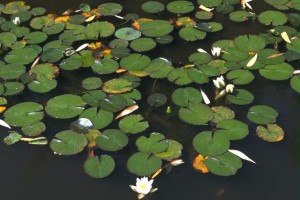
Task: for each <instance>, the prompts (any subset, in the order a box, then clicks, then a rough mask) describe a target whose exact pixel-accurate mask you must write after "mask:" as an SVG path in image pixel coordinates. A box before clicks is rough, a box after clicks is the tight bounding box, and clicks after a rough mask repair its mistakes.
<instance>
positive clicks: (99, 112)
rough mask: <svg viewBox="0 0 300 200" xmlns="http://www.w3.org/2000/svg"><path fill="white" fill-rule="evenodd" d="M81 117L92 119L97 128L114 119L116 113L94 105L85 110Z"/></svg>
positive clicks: (103, 126) (106, 124)
mask: <svg viewBox="0 0 300 200" xmlns="http://www.w3.org/2000/svg"><path fill="white" fill-rule="evenodd" d="M80 117H81V118H87V119H89V120H91V122H92V123H93V125H94V128H95V129H102V128H105V127H106V126H108V125H109V124H110V123H111V122H112V121H113V117H114V115H113V113H112V112H109V111H106V110H103V109H98V108H97V107H92V108H88V109H86V110H84V111H83V112H82V113H81V114H80Z"/></svg>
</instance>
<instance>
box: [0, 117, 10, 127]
mask: <svg viewBox="0 0 300 200" xmlns="http://www.w3.org/2000/svg"><path fill="white" fill-rule="evenodd" d="M0 125H1V126H4V127H6V128H9V129H11V127H10V126H9V125H8V123H6V122H5V121H3V120H2V119H0Z"/></svg>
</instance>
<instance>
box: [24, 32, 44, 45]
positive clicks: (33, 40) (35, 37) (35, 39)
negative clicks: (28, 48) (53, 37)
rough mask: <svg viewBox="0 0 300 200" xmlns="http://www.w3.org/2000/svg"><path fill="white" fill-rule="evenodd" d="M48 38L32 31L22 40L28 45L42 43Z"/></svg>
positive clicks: (41, 33)
mask: <svg viewBox="0 0 300 200" xmlns="http://www.w3.org/2000/svg"><path fill="white" fill-rule="evenodd" d="M47 38H48V36H47V34H46V33H43V32H40V31H34V32H31V33H29V34H27V35H25V37H24V40H26V43H28V44H39V43H42V42H44V41H45V40H46V39H47Z"/></svg>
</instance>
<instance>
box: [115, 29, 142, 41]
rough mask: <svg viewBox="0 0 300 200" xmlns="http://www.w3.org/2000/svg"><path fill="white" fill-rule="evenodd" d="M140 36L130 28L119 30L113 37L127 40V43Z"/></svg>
mask: <svg viewBox="0 0 300 200" xmlns="http://www.w3.org/2000/svg"><path fill="white" fill-rule="evenodd" d="M141 35H142V33H141V31H139V30H135V29H133V28H130V27H124V28H120V29H118V30H117V31H116V32H115V36H116V37H117V38H120V39H123V40H128V41H131V40H135V39H137V38H139V37H141Z"/></svg>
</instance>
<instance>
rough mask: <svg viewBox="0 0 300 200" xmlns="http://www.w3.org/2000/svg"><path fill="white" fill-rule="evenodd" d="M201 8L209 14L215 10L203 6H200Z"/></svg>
mask: <svg viewBox="0 0 300 200" xmlns="http://www.w3.org/2000/svg"><path fill="white" fill-rule="evenodd" d="M199 8H200V9H201V10H204V11H207V12H210V11H212V10H213V9H214V8H207V7H205V6H203V5H200V6H199Z"/></svg>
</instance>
